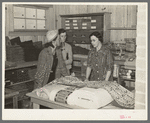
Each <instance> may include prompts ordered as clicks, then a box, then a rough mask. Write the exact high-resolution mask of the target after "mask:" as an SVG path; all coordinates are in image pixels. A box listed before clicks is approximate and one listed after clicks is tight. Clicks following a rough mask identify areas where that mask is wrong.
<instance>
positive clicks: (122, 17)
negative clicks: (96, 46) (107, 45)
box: [54, 5, 137, 41]
mask: <svg viewBox="0 0 150 123" xmlns="http://www.w3.org/2000/svg"><path fill="white" fill-rule="evenodd" d="M54 9H55V14H56V15H55V17H56V18H55V23H56V24H55V25H56V28H61V18H60V16H59V15H64V14H80V13H96V12H111V13H112V14H111V20H110V21H111V27H132V26H135V25H136V24H137V6H136V5H105V6H104V5H57V6H55V8H54ZM124 38H136V30H111V36H110V41H116V40H123V39H124Z"/></svg>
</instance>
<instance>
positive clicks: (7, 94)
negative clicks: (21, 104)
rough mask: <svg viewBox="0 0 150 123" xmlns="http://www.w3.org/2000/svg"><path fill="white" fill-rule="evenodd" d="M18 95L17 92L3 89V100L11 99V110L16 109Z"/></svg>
mask: <svg viewBox="0 0 150 123" xmlns="http://www.w3.org/2000/svg"><path fill="white" fill-rule="evenodd" d="M18 95H19V92H18V91H15V90H12V89H8V88H5V99H8V98H13V108H14V109H15V108H18Z"/></svg>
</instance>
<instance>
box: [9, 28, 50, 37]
mask: <svg viewBox="0 0 150 123" xmlns="http://www.w3.org/2000/svg"><path fill="white" fill-rule="evenodd" d="M46 32H47V30H37V29H35V30H30V29H29V30H28V29H20V30H16V31H10V32H9V36H29V35H30V36H35V35H37V36H41V35H42V36H43V35H46Z"/></svg>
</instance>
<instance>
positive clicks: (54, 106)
mask: <svg viewBox="0 0 150 123" xmlns="http://www.w3.org/2000/svg"><path fill="white" fill-rule="evenodd" d="M26 96H29V97H30V98H31V102H32V103H33V109H40V105H42V106H45V107H48V108H51V109H85V108H82V107H78V106H70V105H67V104H63V103H58V102H53V101H50V100H48V99H44V98H40V97H38V96H36V94H35V93H33V92H31V93H27V94H26ZM100 109H123V108H121V107H119V106H118V105H117V104H116V103H115V102H114V101H113V102H112V103H110V104H108V105H107V106H104V107H102V108H100Z"/></svg>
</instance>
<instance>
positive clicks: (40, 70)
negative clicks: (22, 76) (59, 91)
mask: <svg viewBox="0 0 150 123" xmlns="http://www.w3.org/2000/svg"><path fill="white" fill-rule="evenodd" d="M56 54H57V58H58V65H57V68H56V69H60V70H61V71H59V76H57V77H61V75H62V76H67V75H69V74H68V71H67V68H66V65H65V61H64V60H63V57H62V52H61V50H60V49H56ZM52 64H53V54H52V50H51V49H48V48H45V49H43V50H42V51H41V53H40V54H39V59H38V65H37V73H36V75H35V83H34V88H35V89H36V88H40V87H43V86H44V85H46V84H47V83H48V79H49V76H50V72H51V68H52ZM56 72H57V70H56ZM56 74H57V73H56Z"/></svg>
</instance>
